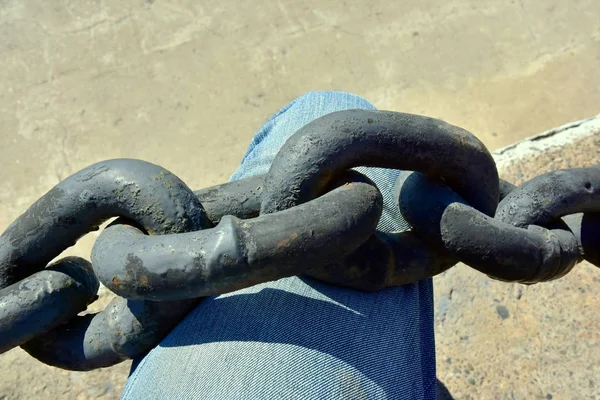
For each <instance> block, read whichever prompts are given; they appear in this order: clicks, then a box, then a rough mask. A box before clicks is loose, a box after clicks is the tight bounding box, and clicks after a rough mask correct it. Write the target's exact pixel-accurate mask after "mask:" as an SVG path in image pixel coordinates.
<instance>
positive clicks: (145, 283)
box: [140, 275, 148, 286]
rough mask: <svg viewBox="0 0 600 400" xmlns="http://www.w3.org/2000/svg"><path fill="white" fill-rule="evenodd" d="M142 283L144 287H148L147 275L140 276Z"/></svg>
mask: <svg viewBox="0 0 600 400" xmlns="http://www.w3.org/2000/svg"><path fill="white" fill-rule="evenodd" d="M140 283H141V284H142V285H144V286H148V277H147V276H146V275H142V276H140Z"/></svg>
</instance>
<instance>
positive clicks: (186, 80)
mask: <svg viewBox="0 0 600 400" xmlns="http://www.w3.org/2000/svg"><path fill="white" fill-rule="evenodd" d="M199 3H200V4H199ZM0 51H2V57H1V58H0V71H2V72H0V127H1V129H0V135H2V146H1V147H0V160H2V168H1V169H0V182H2V184H1V186H0V187H1V188H2V190H1V191H0V231H2V230H4V228H5V227H6V226H7V225H8V224H9V223H10V222H11V221H12V220H13V219H14V218H15V217H17V216H18V215H19V214H20V213H21V212H22V211H24V210H25V209H26V208H27V207H28V206H29V205H30V204H31V203H32V202H33V201H35V200H36V199H37V198H38V197H39V196H40V195H42V194H43V193H45V192H46V191H47V190H49V189H50V188H51V187H52V186H53V185H55V184H56V183H57V182H58V181H60V180H61V179H64V178H65V177H66V176H68V175H70V174H71V173H73V172H75V171H77V170H79V169H81V168H83V167H85V166H87V165H89V164H92V163H94V162H96V161H99V160H103V159H108V158H116V157H134V158H141V159H144V160H148V161H151V162H154V163H157V164H160V165H162V166H164V167H166V168H168V169H170V170H171V171H173V172H174V173H175V174H177V175H178V176H180V177H181V178H182V179H183V180H184V181H185V182H186V183H188V185H189V186H191V187H192V188H200V187H204V186H208V185H212V184H216V183H219V182H223V181H225V180H227V178H228V177H229V175H230V174H231V172H232V171H233V170H234V168H235V166H236V165H237V163H238V162H239V160H240V158H241V156H242V154H243V152H244V150H245V147H246V146H247V144H248V142H249V140H250V138H251V137H252V134H253V133H254V131H256V129H258V128H259V127H260V125H261V124H262V122H263V121H264V120H265V119H266V118H267V117H268V116H269V115H270V114H272V113H273V112H275V111H276V110H277V109H278V108H280V107H281V106H283V105H284V104H285V103H286V102H287V101H289V100H291V99H293V98H294V97H296V96H298V95H300V94H302V93H304V92H306V91H310V90H323V89H333V90H341V91H349V92H354V93H356V94H359V95H362V96H364V97H366V98H368V99H369V100H371V101H372V102H373V103H374V104H375V105H376V106H377V107H379V108H382V109H390V110H397V111H404V112H412V113H419V114H425V115H428V116H432V117H437V118H441V119H444V120H446V121H448V122H450V123H453V124H456V125H460V126H462V127H464V128H466V129H468V130H470V131H472V132H473V133H475V134H476V135H477V136H478V137H480V138H481V139H482V140H483V142H484V143H485V144H486V145H488V146H489V148H490V149H492V150H494V149H497V148H499V147H501V146H504V145H507V144H510V143H513V142H516V141H518V140H520V139H522V138H524V137H526V136H530V135H532V134H535V133H538V132H541V131H544V130H546V129H549V128H552V127H554V126H558V125H561V124H563V123H566V122H569V121H574V120H579V119H582V118H585V117H589V116H593V115H596V114H597V113H598V112H599V111H600V6H599V5H598V1H597V0H571V1H568V2H566V1H559V0H512V1H508V0H489V1H485V2H484V1H480V0H470V1H469V0H445V1H442V0H406V1H402V2H392V1H369V2H358V1H345V2H324V1H316V0H307V1H291V0H280V1H278V2H265V4H261V3H260V2H255V1H233V0H221V1H212V0H205V1H203V2H195V1H183V0H175V1H171V2H165V1H162V0H145V1H144V0H138V1H129V2H127V1H122V0H104V1H102V0H98V1H86V2H71V1H66V0H56V1H51V2H50V1H49V2H33V1H10V0H0ZM93 239H94V238H93V236H92V235H90V237H86V238H84V239H83V240H82V241H81V242H80V243H78V245H77V246H76V247H75V248H74V249H72V250H71V251H70V253H71V254H79V255H83V256H89V250H90V247H91V244H92V243H93ZM596 291H597V290H596ZM492 311H493V310H492ZM494 312H495V311H494ZM490 318H491V317H490ZM538 327H539V326H538ZM468 328H469V327H468V326H466V327H463V328H462V329H463V330H464V329H468ZM535 330H536V326H531V330H530V331H529V334H531V335H535ZM440 334H443V335H448V336H447V337H448V338H453V337H454V336H456V335H458V334H457V333H456V332H445V333H440ZM506 334H510V332H508V331H507V333H506ZM465 335H466V336H468V335H469V334H465V333H464V332H463V333H461V336H465ZM562 339H563V338H561V337H558V338H556V340H557V341H560V340H562ZM592 339H593V338H592ZM592 339H589V340H592ZM448 340H450V339H448ZM457 340H458V339H457ZM593 340H595V342H592V343H595V346H596V351H597V346H598V340H597V338H596V339H593ZM438 341H440V339H438ZM457 343H458V342H457ZM490 346H493V345H492V344H490ZM443 348H444V347H443V343H442V344H441V349H442V350H443ZM478 356H479V357H480V358H479V360H480V361H481V362H482V364H481V365H482V367H481V368H483V369H485V368H488V370H489V368H490V365H489V360H484V359H485V358H486V355H485V354H480V355H478ZM484 361H485V362H484ZM469 362H470V363H472V362H474V361H472V360H471V361H469ZM532 363H533V364H532V365H534V364H535V360H534V361H532ZM439 365H440V370H441V373H442V374H441V375H442V378H444V376H448V375H447V374H445V372H444V370H445V368H446V364H444V363H440V364H439ZM448 368H450V367H448ZM452 368H454V367H452ZM456 368H458V367H456ZM532 368H533V367H532ZM583 368H584V367H583V366H581V365H573V368H572V369H571V372H573V374H575V375H576V374H577V372H578V370H581V369H583ZM460 369H461V371H463V370H464V368H462V367H461V368H460ZM0 370H1V371H2V379H1V380H0V399H3V398H4V399H21V398H22V399H30V398H41V397H47V398H57V397H58V398H61V397H62V398H73V399H75V398H78V399H79V398H81V399H87V398H106V399H108V398H115V397H118V394H119V393H120V389H121V387H122V382H123V378H124V374H125V373H126V366H124V365H121V366H119V367H117V368H115V369H110V370H106V371H102V373H100V374H95V375H94V374H81V373H71V372H63V371H57V370H53V369H51V368H47V367H45V366H41V365H39V364H38V363H35V362H32V361H31V360H30V359H28V358H27V357H26V356H25V355H24V354H23V353H22V352H20V350H13V351H11V352H8V353H6V354H4V355H2V356H0ZM528 373H529V372H528V370H524V371H523V372H522V375H521V376H527V374H528ZM444 374H445V375H444ZM463 375H464V373H463ZM461 376H462V375H461ZM486 376H487V378H486V379H487V382H489V381H491V380H495V381H498V382H499V383H498V384H500V383H502V384H504V385H509V386H510V385H514V384H516V383H515V382H516V381H515V379H516V378H515V377H514V376H512V375H511V376H506V375H503V374H501V373H498V374H491V373H488V374H487V375H486ZM469 379H472V378H466V377H465V379H463V380H454V381H453V383H452V385H454V386H453V387H450V389H451V391H455V392H460V393H466V394H465V398H466V396H473V397H472V398H491V396H490V397H486V396H485V395H483V394H482V393H484V392H481V391H480V392H478V390H487V389H485V388H484V386H482V385H480V384H479V381H475V380H474V381H475V384H471V383H470V381H469ZM536 379H538V378H536ZM539 379H541V378H539ZM557 379H558V378H557ZM560 379H568V376H566V375H565V377H561V378H560ZM442 380H443V379H442ZM536 384H539V382H538V383H535V382H534V383H531V382H529V381H527V382H524V383H523V385H525V386H526V387H531V385H533V387H535V385H536ZM596 384H597V383H594V385H596ZM461 385H464V387H463V386H461ZM589 385H591V383H590V384H589ZM501 387H504V386H501ZM478 388H480V389H478ZM490 390H491V389H490ZM498 390H500V391H501V389H498ZM544 390H545V389H544V388H540V392H539V396H540V398H548V397H547V395H548V394H550V395H551V392H548V393H546V392H544ZM585 390H586V391H587V392H586V393H590V396H591V397H587V398H594V397H593V393H598V391H595V392H594V389H593V388H592V389H590V388H587V389H585ZM501 392H502V391H501ZM485 393H488V392H485ZM503 393H504V392H503ZM527 393H532V392H531V391H529V390H526V391H525V392H523V393H522V394H521V393H520V392H518V391H517V392H515V391H513V392H512V395H511V392H510V391H508V392H505V394H506V397H502V396H501V397H499V398H531V397H528V395H527ZM565 393H566V392H565ZM511 396H512V397H511ZM536 396H538V394H536ZM555 398H577V397H555ZM596 398H598V397H596Z"/></svg>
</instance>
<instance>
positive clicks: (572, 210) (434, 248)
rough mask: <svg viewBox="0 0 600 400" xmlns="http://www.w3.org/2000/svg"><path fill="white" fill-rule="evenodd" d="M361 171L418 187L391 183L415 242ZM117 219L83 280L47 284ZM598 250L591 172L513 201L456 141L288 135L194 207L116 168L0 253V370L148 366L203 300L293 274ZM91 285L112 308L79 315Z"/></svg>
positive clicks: (410, 272)
mask: <svg viewBox="0 0 600 400" xmlns="http://www.w3.org/2000/svg"><path fill="white" fill-rule="evenodd" d="M358 166H373V167H386V168H395V169H402V170H407V171H417V172H412V173H404V174H402V175H401V177H400V178H399V180H398V182H397V184H396V196H397V199H398V204H399V207H400V209H401V211H402V214H403V216H404V217H405V218H406V219H407V221H409V223H410V224H411V226H412V228H411V230H408V231H405V232H391V233H385V232H378V231H376V226H377V223H378V221H379V217H380V215H381V212H382V199H381V194H380V193H379V191H378V190H377V188H376V187H375V185H374V184H373V183H372V182H371V181H370V180H368V179H367V178H366V177H364V176H363V175H361V174H359V173H357V172H355V171H349V169H350V168H353V167H358ZM500 200H501V201H500ZM499 201H500V203H499ZM112 217H120V218H118V219H117V220H116V221H114V222H113V223H112V224H110V225H109V226H108V227H107V228H106V229H105V230H104V231H103V232H102V233H101V235H100V237H99V238H98V240H97V241H96V243H95V245H94V248H93V251H92V266H91V267H90V265H89V264H88V263H87V262H86V261H84V260H81V259H75V258H67V259H63V260H62V261H59V262H58V264H55V265H53V266H51V267H48V268H46V269H44V267H45V265H46V264H47V263H49V262H50V261H51V260H52V259H54V258H55V257H56V256H58V255H59V254H60V253H61V252H62V251H63V250H65V249H66V248H67V247H69V246H71V245H73V244H74V243H75V242H76V241H77V240H78V239H79V238H80V237H81V236H83V235H84V234H86V233H87V232H90V231H92V230H95V229H97V228H98V226H99V225H100V224H101V223H103V222H104V221H106V220H107V219H109V218H112ZM561 217H562V219H561ZM599 238H600V166H598V165H596V166H593V167H589V168H582V169H572V170H564V171H557V172H554V173H550V174H545V175H542V176H541V177H538V178H536V179H533V180H532V181H530V182H527V183H525V184H523V185H522V186H521V187H518V188H517V187H515V186H514V185H512V184H510V183H509V182H506V181H503V180H501V179H499V178H498V172H497V170H496V167H495V164H494V161H493V158H492V156H491V154H490V153H489V151H488V150H487V149H486V148H485V146H484V145H483V144H482V143H481V142H480V141H479V140H478V139H477V138H476V137H475V136H473V135H472V134H470V133H469V132H467V131H465V130H463V129H461V128H458V127H454V126H452V125H449V124H446V123H444V122H442V121H439V120H435V119H431V118H427V117H422V116H416V115H410V114H402V113H394V112H388V111H365V110H349V111H341V112H336V113H332V114H329V115H326V116H324V117H321V118H319V119H317V120H315V121H313V122H311V123H309V124H307V125H306V126H304V127H303V128H301V129H300V130H299V131H298V132H297V133H296V134H294V135H293V136H292V137H291V138H290V139H289V140H288V141H287V142H286V143H285V145H284V146H283V147H282V149H281V150H280V152H279V153H278V154H277V156H276V158H275V160H274V162H273V163H272V166H271V168H270V170H269V172H268V174H267V175H261V176H254V177H250V178H247V179H243V180H240V181H236V182H230V183H227V184H223V185H218V186H215V187H212V188H207V189H203V190H199V191H196V192H192V191H191V190H190V189H189V188H188V187H187V186H186V185H185V184H184V183H183V182H182V181H181V180H180V179H179V178H177V177H176V176H174V175H173V174H171V173H170V172H169V171H166V170H165V169H163V168H161V167H159V166H156V165H153V164H150V163H146V162H143V161H138V160H111V161H106V162H102V163H98V164H95V165H93V166H91V167H88V168H86V169H84V170H82V171H80V172H78V173H76V174H74V175H73V176H71V177H69V178H67V179H66V180H65V181H63V182H61V183H60V184H58V185H57V186H56V187H55V188H53V189H52V190H51V191H50V192H48V193H47V194H46V195H44V196H43V197H42V198H41V199H40V200H38V201H37V202H36V203H34V204H33V205H32V206H31V207H30V208H29V209H28V210H27V211H26V212H25V213H24V214H23V215H22V216H20V217H19V218H18V219H17V220H16V221H15V222H14V223H13V224H11V225H10V226H9V227H8V228H7V230H6V231H5V232H4V233H3V234H2V235H1V236H0V288H3V289H2V290H0V353H1V352H3V351H6V350H8V349H10V348H12V347H14V346H18V345H21V347H22V348H23V349H25V350H26V351H27V352H29V353H30V354H31V355H32V356H34V357H36V358H37V359H39V360H40V361H42V362H44V363H47V364H50V365H54V366H57V367H60V368H64V369H71V370H90V369H94V368H100V367H106V366H109V365H112V364H115V363H118V362H120V361H122V360H125V359H128V358H135V357H139V356H141V355H143V354H145V353H146V352H147V351H149V350H150V349H151V348H152V347H153V346H155V345H156V344H157V343H158V342H159V341H160V340H161V339H162V338H163V337H164V336H165V335H166V334H167V333H168V332H169V331H170V330H171V329H172V328H173V327H174V326H175V325H176V324H177V323H178V322H179V321H180V320H181V319H182V318H183V317H184V316H185V315H186V314H187V313H188V312H189V311H190V310H191V309H192V308H193V307H194V306H196V305H197V304H198V302H199V301H200V300H201V298H202V297H204V296H208V295H214V294H220V293H225V292H230V291H233V290H236V289H240V288H244V287H248V286H251V285H254V284H257V283H261V282H266V281H271V280H275V279H279V278H282V277H287V276H292V275H300V274H306V275H310V276H312V277H315V278H317V279H320V280H323V281H325V282H329V283H333V284H338V285H343V286H347V287H351V288H355V289H358V290H378V289H380V288H383V287H387V286H396V285H402V284H406V283H411V282H415V281H418V280H421V279H426V278H429V277H432V276H435V275H437V274H439V273H441V272H443V271H445V270H447V269H448V268H450V267H451V266H453V265H455V264H456V263H457V262H459V261H463V262H465V263H466V264H468V265H470V266H472V267H474V268H476V269H478V270H479V271H481V272H483V273H486V274H488V275H489V276H490V277H492V278H494V279H500V280H506V281H518V282H523V283H535V282H541V281H546V280H551V279H556V278H558V277H560V276H563V275H564V274H566V273H567V272H568V271H570V270H571V269H572V268H573V266H574V265H575V264H576V263H577V262H579V261H581V260H582V259H584V258H585V259H586V260H588V261H590V262H591V263H593V264H595V265H599V266H600V243H599V242H598V241H599ZM92 270H93V272H92ZM97 278H98V279H100V281H101V282H102V283H103V284H104V285H105V286H107V287H108V288H109V289H111V290H112V291H113V292H115V293H117V294H118V295H119V296H122V297H117V298H116V299H115V300H114V301H113V302H112V303H111V304H110V305H109V306H108V307H107V308H106V309H105V310H104V311H102V312H100V313H97V314H91V315H85V316H77V314H78V313H79V312H80V311H82V310H84V309H85V308H86V306H87V305H88V304H89V303H90V302H91V301H93V299H94V298H95V293H96V289H97V286H98V281H97Z"/></svg>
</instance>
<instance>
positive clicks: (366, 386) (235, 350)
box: [123, 92, 436, 400]
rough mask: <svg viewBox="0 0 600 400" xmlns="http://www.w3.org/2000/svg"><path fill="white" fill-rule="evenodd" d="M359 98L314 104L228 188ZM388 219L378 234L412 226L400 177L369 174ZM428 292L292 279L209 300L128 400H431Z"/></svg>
mask: <svg viewBox="0 0 600 400" xmlns="http://www.w3.org/2000/svg"><path fill="white" fill-rule="evenodd" d="M357 108H362V109H374V107H373V106H372V105H371V104H370V103H368V102H367V101H366V100H364V99H361V98H360V97H357V96H354V95H351V94H346V93H339V92H313V93H308V94H306V95H304V96H302V97H300V98H298V99H296V100H295V101H293V102H292V103H290V104H289V105H288V106H286V107H284V108H283V109H282V110H280V111H279V112H278V113H277V114H275V115H274V116H273V117H272V118H271V119H270V120H269V121H268V122H267V123H266V124H265V125H264V126H263V128H262V129H261V130H260V131H259V132H258V133H257V134H256V136H255V137H254V139H253V141H252V143H251V146H250V148H249V149H248V152H247V153H246V155H245V156H244V159H243V161H242V164H241V165H240V167H239V168H238V169H237V170H236V171H235V173H234V174H233V177H232V179H233V180H235V179H241V178H244V177H247V176H250V175H254V174H260V173H266V172H267V171H268V168H269V165H270V163H271V162H272V160H273V158H274V156H275V154H277V151H278V150H279V148H280V147H281V146H282V145H283V143H284V142H285V141H286V140H287V138H288V137H289V136H290V135H292V134H293V133H294V132H296V131H297V130H298V129H299V128H300V127H302V126H303V125H305V124H306V123H308V122H310V121H311V120H313V119H316V118H318V117H320V116H322V115H325V114H328V113H331V112H333V111H338V110H344V109H357ZM359 170H360V171H361V172H363V173H366V175H368V176H369V177H370V178H371V179H373V180H374V181H375V183H377V185H378V186H379V188H380V189H381V191H382V194H383V195H384V202H385V204H386V207H385V209H384V215H383V217H382V220H381V222H380V225H379V229H381V230H386V231H393V230H402V229H404V227H405V225H404V222H403V220H402V219H401V217H400V216H399V212H398V207H397V206H396V205H394V201H393V199H392V193H393V184H394V180H395V177H396V176H397V173H398V171H392V170H384V169H377V168H361V169H359ZM435 393H436V380H435V348H434V332H433V290H432V284H431V280H427V281H422V282H418V283H414V284H411V285H405V286H402V287H398V288H390V289H385V290H382V291H380V292H376V293H364V292H359V291H355V290H351V289H345V288H340V287H334V286H330V285H327V284H324V283H320V282H317V281H315V280H312V279H309V278H299V277H292V278H286V279H280V280H278V281H275V282H269V283H265V284H261V285H256V286H254V287H251V288H248V289H244V290H240V291H237V292H234V293H229V294H225V295H221V296H217V297H211V298H207V299H205V300H203V301H202V302H201V303H200V305H199V306H198V307H197V308H196V309H195V310H193V311H192V312H191V313H190V314H189V315H188V316H187V317H186V318H185V319H184V320H183V321H182V322H181V323H180V324H179V325H178V326H177V327H176V328H175V329H174V330H173V331H172V332H171V333H170V334H169V335H168V336H167V338H165V339H164V340H163V341H162V343H161V344H160V345H159V346H157V347H156V348H155V349H154V350H152V351H151V352H150V353H149V354H148V355H146V356H145V357H144V358H143V359H142V360H141V361H140V362H139V364H137V366H136V368H135V369H134V370H133V372H132V374H131V376H130V377H129V380H128V381H127V385H126V387H125V390H124V393H123V398H124V399H175V398H176V399H224V400H229V399H256V400H263V399H278V400H279V399H303V400H304V399H307V400H310V399H411V400H412V399H435Z"/></svg>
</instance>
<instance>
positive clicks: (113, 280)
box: [112, 276, 121, 286]
mask: <svg viewBox="0 0 600 400" xmlns="http://www.w3.org/2000/svg"><path fill="white" fill-rule="evenodd" d="M112 283H113V284H114V285H115V286H119V285H120V284H121V280H120V279H119V277H117V276H115V277H114V278H112Z"/></svg>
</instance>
